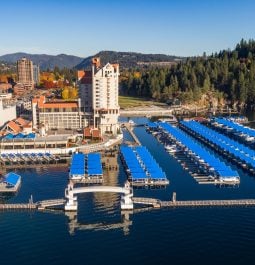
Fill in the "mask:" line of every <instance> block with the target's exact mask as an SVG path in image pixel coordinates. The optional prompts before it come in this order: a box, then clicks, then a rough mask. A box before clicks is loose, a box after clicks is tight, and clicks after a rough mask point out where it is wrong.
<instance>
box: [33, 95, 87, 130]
mask: <svg viewBox="0 0 255 265" xmlns="http://www.w3.org/2000/svg"><path fill="white" fill-rule="evenodd" d="M32 116H33V127H34V128H39V125H41V124H44V125H46V124H47V126H48V128H49V129H81V128H83V127H84V126H85V125H86V124H85V121H84V114H83V112H81V110H80V100H79V99H78V100H76V101H63V100H62V101H47V100H46V98H45V96H40V97H39V98H34V99H33V100H32Z"/></svg>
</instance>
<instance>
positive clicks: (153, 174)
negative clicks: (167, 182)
mask: <svg viewBox="0 0 255 265" xmlns="http://www.w3.org/2000/svg"><path fill="white" fill-rule="evenodd" d="M120 151H121V154H122V156H123V158H124V160H125V163H126V166H127V167H128V169H129V171H130V175H131V176H130V177H131V178H132V180H136V179H148V178H152V179H166V175H165V173H164V172H163V171H162V169H161V168H160V167H159V165H158V164H157V162H156V161H155V159H154V158H153V157H152V155H151V154H150V152H149V151H148V150H147V148H146V147H144V146H137V147H134V148H132V147H129V146H121V147H120Z"/></svg>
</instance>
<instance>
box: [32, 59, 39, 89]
mask: <svg viewBox="0 0 255 265" xmlns="http://www.w3.org/2000/svg"><path fill="white" fill-rule="evenodd" d="M33 79H34V86H37V85H39V84H40V67H39V65H35V64H34V65H33Z"/></svg>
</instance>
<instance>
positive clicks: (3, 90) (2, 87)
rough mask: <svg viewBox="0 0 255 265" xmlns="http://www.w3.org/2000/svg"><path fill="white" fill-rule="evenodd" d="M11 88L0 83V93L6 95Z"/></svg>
mask: <svg viewBox="0 0 255 265" xmlns="http://www.w3.org/2000/svg"><path fill="white" fill-rule="evenodd" d="M11 88H12V85H11V84H9V83H0V92H1V93H8V91H9V90H10V89H11Z"/></svg>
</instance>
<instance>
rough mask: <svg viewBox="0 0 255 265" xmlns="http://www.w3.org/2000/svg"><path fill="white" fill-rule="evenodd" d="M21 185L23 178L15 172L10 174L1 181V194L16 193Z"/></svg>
mask: <svg viewBox="0 0 255 265" xmlns="http://www.w3.org/2000/svg"><path fill="white" fill-rule="evenodd" d="M20 184H21V176H20V175H17V174H15V173H13V172H10V173H8V174H6V175H5V176H4V177H3V178H2V179H1V180H0V192H1V193H9V192H16V191H17V190H18V189H19V187H20Z"/></svg>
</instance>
